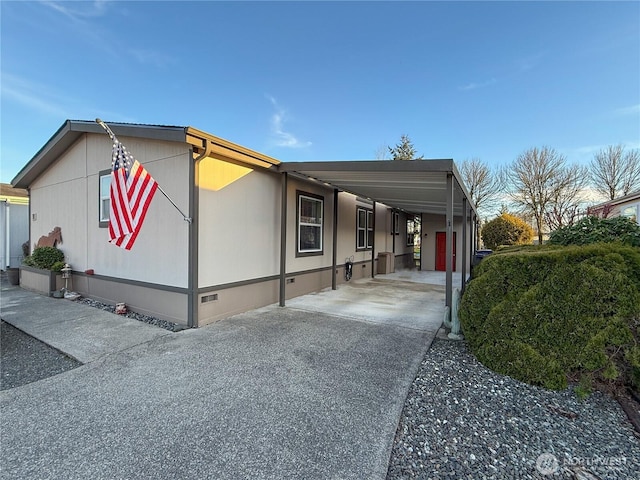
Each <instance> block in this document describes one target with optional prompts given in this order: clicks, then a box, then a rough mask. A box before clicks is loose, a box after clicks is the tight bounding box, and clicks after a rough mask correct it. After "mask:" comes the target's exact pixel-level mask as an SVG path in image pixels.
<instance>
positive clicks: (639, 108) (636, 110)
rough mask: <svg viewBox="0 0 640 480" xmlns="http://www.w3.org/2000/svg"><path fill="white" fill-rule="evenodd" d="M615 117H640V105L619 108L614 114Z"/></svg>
mask: <svg viewBox="0 0 640 480" xmlns="http://www.w3.org/2000/svg"><path fill="white" fill-rule="evenodd" d="M613 113H614V114H615V115H621V116H626V115H640V103H639V104H637V105H631V106H629V107H622V108H617V109H616V110H614V112H613Z"/></svg>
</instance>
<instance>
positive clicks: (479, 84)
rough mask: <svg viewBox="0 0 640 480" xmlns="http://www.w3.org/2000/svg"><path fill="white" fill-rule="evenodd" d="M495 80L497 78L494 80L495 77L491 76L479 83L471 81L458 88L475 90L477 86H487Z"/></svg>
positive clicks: (466, 90)
mask: <svg viewBox="0 0 640 480" xmlns="http://www.w3.org/2000/svg"><path fill="white" fill-rule="evenodd" d="M497 82H498V80H496V79H495V78H491V79H489V80H487V81H486V82H480V83H475V82H471V83H468V84H466V85H463V86H462V87H458V88H459V89H460V90H462V91H465V92H468V91H470V90H477V89H478V88H484V87H489V86H491V85H493V84H495V83H497Z"/></svg>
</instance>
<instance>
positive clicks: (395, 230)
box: [391, 212, 400, 235]
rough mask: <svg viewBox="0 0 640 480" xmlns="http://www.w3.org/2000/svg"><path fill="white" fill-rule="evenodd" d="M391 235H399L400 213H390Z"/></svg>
mask: <svg viewBox="0 0 640 480" xmlns="http://www.w3.org/2000/svg"><path fill="white" fill-rule="evenodd" d="M391 235H400V214H399V213H398V212H392V213H391Z"/></svg>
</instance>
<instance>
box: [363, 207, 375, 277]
mask: <svg viewBox="0 0 640 480" xmlns="http://www.w3.org/2000/svg"><path fill="white" fill-rule="evenodd" d="M368 235H369V231H367V236H368ZM365 243H366V241H365ZM375 262H376V202H375V201H374V202H373V239H372V240H371V278H375V277H376V263H375Z"/></svg>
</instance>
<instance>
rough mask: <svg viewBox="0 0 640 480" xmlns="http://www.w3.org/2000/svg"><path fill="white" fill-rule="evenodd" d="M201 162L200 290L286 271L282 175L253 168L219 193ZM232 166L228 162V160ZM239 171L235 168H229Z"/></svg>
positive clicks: (209, 173) (217, 169)
mask: <svg viewBox="0 0 640 480" xmlns="http://www.w3.org/2000/svg"><path fill="white" fill-rule="evenodd" d="M213 163H214V160H213V159H209V158H207V159H204V160H202V161H201V162H200V169H199V174H200V176H201V178H200V179H199V182H198V183H199V185H201V186H200V187H199V204H200V206H199V228H198V231H199V253H198V258H199V267H198V286H199V287H200V288H206V287H210V286H215V285H223V284H228V283H234V282H242V281H246V280H251V279H255V278H263V277H269V276H272V275H278V274H279V272H280V259H279V257H280V253H279V252H280V198H281V185H280V175H277V174H274V173H270V172H267V171H262V170H260V169H258V170H256V169H252V170H251V171H249V172H248V173H246V174H245V175H243V176H242V177H241V178H238V179H237V180H235V181H233V182H231V183H229V184H227V185H225V186H223V187H222V188H219V189H218V190H214V189H213V188H216V187H217V186H213V185H212V186H210V187H208V188H207V179H206V178H205V176H207V175H215V174H217V173H220V172H221V171H223V170H224V168H221V167H224V165H217V166H215V167H212V168H216V170H210V168H209V167H208V166H207V164H213ZM225 163H226V162H225ZM229 168H230V169H233V164H231V166H230V167H229Z"/></svg>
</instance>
